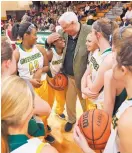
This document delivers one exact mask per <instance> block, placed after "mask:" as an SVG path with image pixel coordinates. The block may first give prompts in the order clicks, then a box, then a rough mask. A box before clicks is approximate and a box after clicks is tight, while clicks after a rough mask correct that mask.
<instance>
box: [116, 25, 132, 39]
mask: <svg viewBox="0 0 132 153" xmlns="http://www.w3.org/2000/svg"><path fill="white" fill-rule="evenodd" d="M127 28H132V26H129V27H122V28H120V30H119V38H120V39H122V33H123V32H124V31H125V30H126V29H127Z"/></svg>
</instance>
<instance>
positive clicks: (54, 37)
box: [47, 32, 60, 45]
mask: <svg viewBox="0 0 132 153" xmlns="http://www.w3.org/2000/svg"><path fill="white" fill-rule="evenodd" d="M59 38H60V35H59V34H58V33H56V32H55V33H52V34H50V35H49V36H48V38H47V43H48V44H49V45H50V44H52V43H53V42H54V41H56V40H58V39H59Z"/></svg>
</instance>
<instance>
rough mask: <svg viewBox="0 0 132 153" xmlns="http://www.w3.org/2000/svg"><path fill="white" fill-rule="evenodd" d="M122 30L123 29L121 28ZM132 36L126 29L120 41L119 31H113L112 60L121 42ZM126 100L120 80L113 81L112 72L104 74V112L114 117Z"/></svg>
mask: <svg viewBox="0 0 132 153" xmlns="http://www.w3.org/2000/svg"><path fill="white" fill-rule="evenodd" d="M121 29H124V28H121ZM131 35H132V28H131V27H126V28H125V29H124V30H123V32H122V39H120V38H119V29H117V30H115V32H114V34H113V36H112V40H113V43H112V44H113V45H112V51H113V52H114V53H113V56H114V57H113V58H115V55H114V54H116V53H117V52H119V48H120V46H121V44H122V42H123V41H124V40H125V39H126V38H127V37H129V36H131ZM126 98H127V93H126V89H125V88H124V83H123V82H122V81H120V80H115V79H114V78H113V71H112V70H109V71H107V72H106V73H105V77H104V110H105V111H106V112H107V113H108V114H109V115H110V116H112V115H115V113H116V111H117V110H118V108H119V107H120V105H121V104H122V102H123V101H125V99H126Z"/></svg>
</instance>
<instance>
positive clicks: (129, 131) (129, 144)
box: [117, 107, 132, 153]
mask: <svg viewBox="0 0 132 153" xmlns="http://www.w3.org/2000/svg"><path fill="white" fill-rule="evenodd" d="M131 116H132V107H129V108H128V109H127V110H126V111H125V112H124V113H123V114H122V115H121V118H120V119H119V121H118V127H117V130H118V135H119V146H120V152H121V153H131V152H132V117H131Z"/></svg>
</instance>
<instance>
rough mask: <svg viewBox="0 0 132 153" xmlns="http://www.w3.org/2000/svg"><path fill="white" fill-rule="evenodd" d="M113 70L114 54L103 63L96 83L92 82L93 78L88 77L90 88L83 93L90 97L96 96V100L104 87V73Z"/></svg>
mask: <svg viewBox="0 0 132 153" xmlns="http://www.w3.org/2000/svg"><path fill="white" fill-rule="evenodd" d="M111 68H112V54H110V55H108V56H107V57H106V58H105V60H104V61H103V63H102V65H101V66H100V68H99V70H98V75H97V77H96V78H95V80H94V82H92V80H91V76H90V75H88V78H87V82H88V87H87V88H84V90H83V91H82V92H83V93H84V94H86V95H88V97H91V96H92V94H94V95H96V96H95V97H94V98H97V97H98V94H99V91H100V90H101V89H102V87H103V86H104V73H105V72H106V71H107V70H109V69H111Z"/></svg>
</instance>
